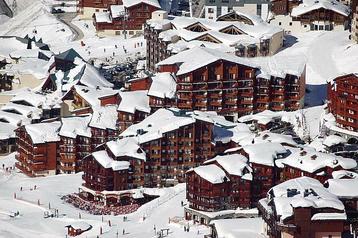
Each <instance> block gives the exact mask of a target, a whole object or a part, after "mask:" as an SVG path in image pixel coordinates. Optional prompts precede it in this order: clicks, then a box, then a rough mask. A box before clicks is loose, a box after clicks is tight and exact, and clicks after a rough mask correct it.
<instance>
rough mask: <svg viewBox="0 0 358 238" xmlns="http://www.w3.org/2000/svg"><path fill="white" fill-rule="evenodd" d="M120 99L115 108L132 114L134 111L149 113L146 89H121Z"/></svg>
mask: <svg viewBox="0 0 358 238" xmlns="http://www.w3.org/2000/svg"><path fill="white" fill-rule="evenodd" d="M119 96H120V98H121V101H120V103H119V105H118V108H117V110H118V111H122V112H128V113H132V114H134V113H135V112H136V111H141V112H145V113H150V106H149V97H148V95H147V90H138V91H121V92H119Z"/></svg>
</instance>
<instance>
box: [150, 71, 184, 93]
mask: <svg viewBox="0 0 358 238" xmlns="http://www.w3.org/2000/svg"><path fill="white" fill-rule="evenodd" d="M176 89H177V83H176V78H175V75H173V74H171V73H168V72H164V73H157V74H156V75H154V76H153V77H152V84H151V85H150V88H149V90H148V95H149V96H153V97H158V98H174V97H175V94H176Z"/></svg>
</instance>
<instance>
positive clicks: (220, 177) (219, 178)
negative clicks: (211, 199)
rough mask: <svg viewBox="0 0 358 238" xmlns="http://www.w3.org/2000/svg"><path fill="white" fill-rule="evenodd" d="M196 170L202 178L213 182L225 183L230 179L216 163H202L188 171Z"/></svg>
mask: <svg viewBox="0 0 358 238" xmlns="http://www.w3.org/2000/svg"><path fill="white" fill-rule="evenodd" d="M190 171H194V172H195V173H196V174H197V175H198V176H200V177H201V178H203V179H205V180H207V181H209V182H210V183H212V184H218V183H224V182H226V181H229V178H228V177H226V174H225V172H224V170H222V169H221V168H220V167H219V166H217V165H215V164H209V165H202V166H199V167H196V168H193V169H190V170H188V171H187V173H188V172H190Z"/></svg>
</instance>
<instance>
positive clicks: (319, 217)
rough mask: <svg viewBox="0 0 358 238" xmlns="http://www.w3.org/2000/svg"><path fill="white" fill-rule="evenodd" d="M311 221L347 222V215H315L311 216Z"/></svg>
mask: <svg viewBox="0 0 358 238" xmlns="http://www.w3.org/2000/svg"><path fill="white" fill-rule="evenodd" d="M311 220H312V221H319V220H347V215H346V214H345V213H328V214H327V213H316V214H314V215H313V216H312V218H311Z"/></svg>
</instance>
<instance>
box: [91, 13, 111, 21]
mask: <svg viewBox="0 0 358 238" xmlns="http://www.w3.org/2000/svg"><path fill="white" fill-rule="evenodd" d="M94 18H95V20H96V22H100V23H112V20H111V15H110V12H95V13H94Z"/></svg>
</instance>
